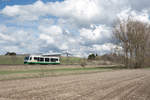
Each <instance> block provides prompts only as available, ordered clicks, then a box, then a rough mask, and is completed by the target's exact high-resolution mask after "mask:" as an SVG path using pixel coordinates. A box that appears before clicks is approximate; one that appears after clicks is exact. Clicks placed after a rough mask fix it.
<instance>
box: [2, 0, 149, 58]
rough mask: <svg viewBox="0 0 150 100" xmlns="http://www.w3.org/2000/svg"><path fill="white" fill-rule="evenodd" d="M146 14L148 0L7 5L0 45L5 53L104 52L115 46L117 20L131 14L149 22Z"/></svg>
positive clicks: (66, 0) (75, 1)
mask: <svg viewBox="0 0 150 100" xmlns="http://www.w3.org/2000/svg"><path fill="white" fill-rule="evenodd" d="M149 12H150V4H149V1H148V0H143V1H137V0H119V1H118V0H64V1H62V2H46V3H44V2H42V1H40V0H38V1H36V2H35V3H33V4H28V5H13V6H6V7H5V8H4V9H2V10H0V15H5V16H9V17H11V18H10V20H8V21H7V22H6V21H5V23H3V22H1V23H2V25H0V39H1V40H0V45H1V48H2V47H3V49H5V50H14V51H18V52H29V53H32V52H48V51H53V52H54V51H56V52H60V51H61V50H69V51H70V52H72V53H73V54H76V55H78V56H86V55H87V54H89V53H91V52H93V51H92V49H93V48H94V49H96V51H97V52H99V53H104V52H105V53H106V52H109V51H111V48H114V46H115V45H113V44H112V43H110V39H111V35H112V32H111V30H112V23H113V22H114V20H115V19H116V18H117V17H118V18H120V19H121V18H122V19H126V18H128V16H129V15H132V16H134V18H135V19H137V20H140V21H142V22H148V23H150V20H149V17H150V16H149V15H150V14H149ZM9 17H7V18H9ZM0 18H1V16H0ZM7 18H6V19H4V20H7ZM2 21H3V19H2ZM3 24H4V25H3ZM7 24H8V25H10V26H7ZM12 27H13V28H12ZM10 41H11V42H10ZM9 47H10V48H9Z"/></svg>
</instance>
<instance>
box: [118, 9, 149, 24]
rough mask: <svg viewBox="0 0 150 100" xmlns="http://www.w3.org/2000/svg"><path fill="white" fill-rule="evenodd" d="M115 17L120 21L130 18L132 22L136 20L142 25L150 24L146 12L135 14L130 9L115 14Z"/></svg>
mask: <svg viewBox="0 0 150 100" xmlns="http://www.w3.org/2000/svg"><path fill="white" fill-rule="evenodd" d="M117 17H118V18H119V19H120V20H127V19H128V18H129V17H132V18H133V19H134V20H138V21H141V22H144V23H149V24H150V19H149V17H150V15H149V14H148V11H147V10H143V11H142V12H137V11H134V10H131V9H126V10H123V11H122V12H121V13H119V14H117Z"/></svg>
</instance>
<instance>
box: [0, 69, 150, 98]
mask: <svg viewBox="0 0 150 100" xmlns="http://www.w3.org/2000/svg"><path fill="white" fill-rule="evenodd" d="M0 100H150V69H141V70H139V69H138V70H118V71H111V72H101V73H92V74H81V75H68V76H59V77H46V78H36V79H23V80H13V81H0Z"/></svg>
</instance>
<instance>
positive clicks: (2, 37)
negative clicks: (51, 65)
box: [0, 33, 15, 42]
mask: <svg viewBox="0 0 150 100" xmlns="http://www.w3.org/2000/svg"><path fill="white" fill-rule="evenodd" d="M0 39H2V40H5V41H9V42H14V41H15V39H14V38H13V37H10V36H8V35H4V34H3V33H0Z"/></svg>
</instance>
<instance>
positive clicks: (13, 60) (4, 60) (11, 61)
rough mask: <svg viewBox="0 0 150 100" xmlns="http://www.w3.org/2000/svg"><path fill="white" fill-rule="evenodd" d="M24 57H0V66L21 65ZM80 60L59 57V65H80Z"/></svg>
mask: <svg viewBox="0 0 150 100" xmlns="http://www.w3.org/2000/svg"><path fill="white" fill-rule="evenodd" d="M24 57H25V56H4V55H0V64H4V65H5V64H8V65H22V64H24ZM81 59H82V58H79V57H61V60H60V61H61V64H80V61H81Z"/></svg>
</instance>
